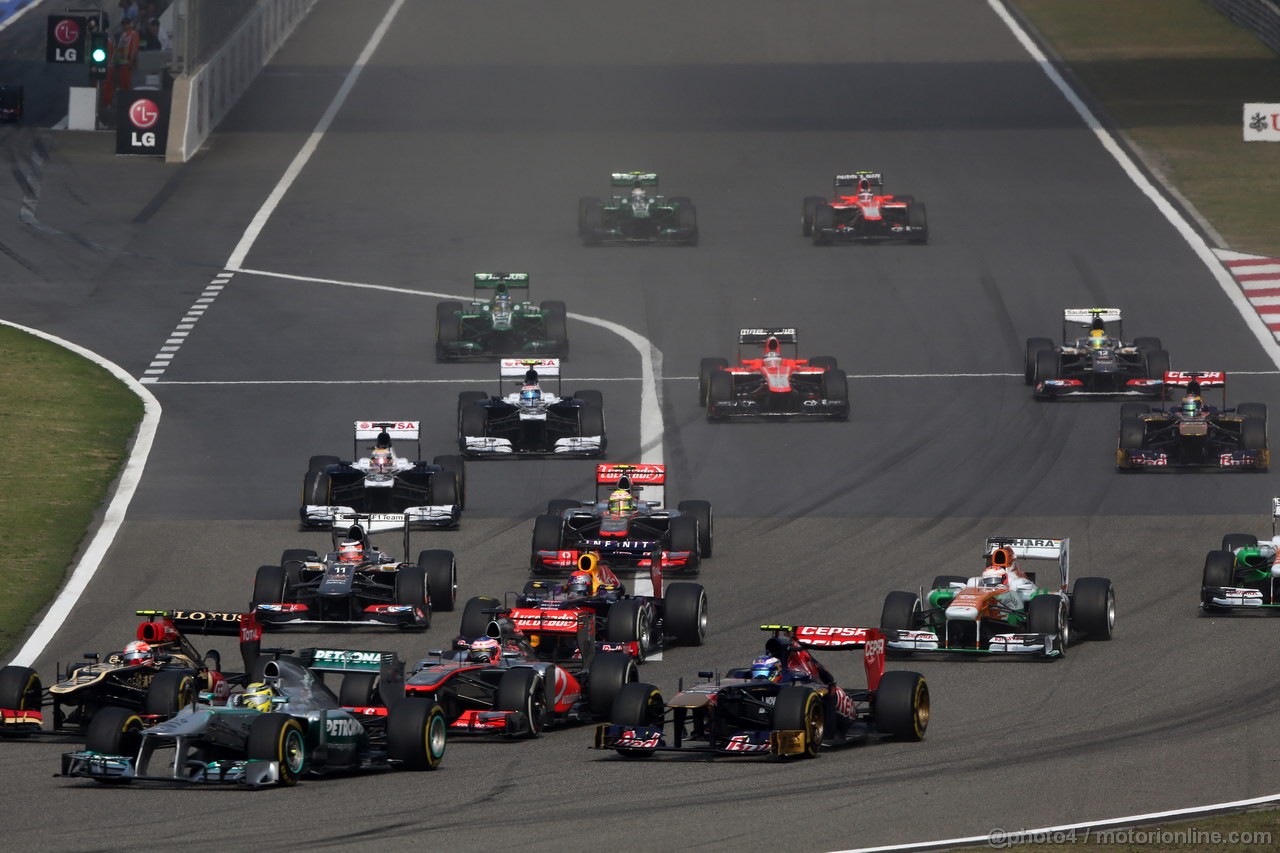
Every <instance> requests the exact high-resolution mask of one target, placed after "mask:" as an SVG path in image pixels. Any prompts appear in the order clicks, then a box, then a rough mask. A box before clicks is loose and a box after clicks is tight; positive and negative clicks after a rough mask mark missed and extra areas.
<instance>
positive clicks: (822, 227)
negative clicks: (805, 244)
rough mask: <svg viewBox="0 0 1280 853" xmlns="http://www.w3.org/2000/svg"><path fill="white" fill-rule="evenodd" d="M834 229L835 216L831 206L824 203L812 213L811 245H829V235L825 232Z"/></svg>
mask: <svg viewBox="0 0 1280 853" xmlns="http://www.w3.org/2000/svg"><path fill="white" fill-rule="evenodd" d="M835 227H836V214H835V211H834V210H832V209H831V205H829V204H827V203H826V202H825V201H824V202H823V203H822V204H820V205H818V206H817V207H816V208H814V211H813V245H815V246H829V245H831V235H830V234H829V233H827V232H829V231H831V230H832V229H833V228H835Z"/></svg>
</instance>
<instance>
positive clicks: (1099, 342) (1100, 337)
mask: <svg viewBox="0 0 1280 853" xmlns="http://www.w3.org/2000/svg"><path fill="white" fill-rule="evenodd" d="M1109 343H1110V341H1108V340H1107V332H1106V330H1105V329H1093V330H1091V331H1090V332H1089V349H1102V348H1103V347H1105V346H1106V345H1107V344H1109Z"/></svg>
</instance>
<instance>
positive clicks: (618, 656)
mask: <svg viewBox="0 0 1280 853" xmlns="http://www.w3.org/2000/svg"><path fill="white" fill-rule="evenodd" d="M639 680H640V670H639V669H638V668H637V667H636V662H635V661H634V660H632V659H631V658H629V657H627V656H626V655H624V654H622V653H621V652H600V653H599V654H597V655H596V656H595V658H594V659H593V660H592V661H591V671H590V678H588V680H587V707H588V708H590V710H591V716H592V717H594V718H595V719H597V720H605V719H607V718H608V715H609V713H610V712H611V711H612V710H613V700H614V697H616V696H617V695H618V691H620V690H621V689H622V685H624V684H630V683H631V682H633V681H639Z"/></svg>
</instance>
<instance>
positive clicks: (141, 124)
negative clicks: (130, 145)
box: [129, 98, 160, 130]
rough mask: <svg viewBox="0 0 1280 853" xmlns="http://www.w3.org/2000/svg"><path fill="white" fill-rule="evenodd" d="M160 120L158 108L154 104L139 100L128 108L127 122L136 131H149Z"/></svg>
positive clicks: (144, 99) (142, 99)
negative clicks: (130, 123) (131, 124)
mask: <svg viewBox="0 0 1280 853" xmlns="http://www.w3.org/2000/svg"><path fill="white" fill-rule="evenodd" d="M159 120H160V108H159V107H157V106H156V105H155V102H153V101H149V100H147V99H146V98H141V99H139V100H137V101H134V102H133V105H132V106H131V107H129V121H130V122H132V123H133V126H134V127H136V128H137V129H138V130H150V129H151V128H152V127H155V124H156V122H158V121H159Z"/></svg>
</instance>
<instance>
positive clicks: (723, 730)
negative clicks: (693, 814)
mask: <svg viewBox="0 0 1280 853" xmlns="http://www.w3.org/2000/svg"><path fill="white" fill-rule="evenodd" d="M760 627H761V628H762V629H763V630H767V631H771V632H772V633H773V634H774V636H773V637H772V638H771V639H770V640H769V641H768V642H767V643H766V644H765V651H766V655H765V656H764V657H763V658H757V659H756V661H755V662H754V663H753V664H752V666H750V667H745V668H742V669H734V670H730V671H729V672H728V674H727V676H726V677H724V678H721V677H719V676H717V675H716V674H715V673H713V672H700V673H698V676H699V678H701V679H703V680H702V681H699V682H697V683H695V684H693V685H691V686H689V687H685V686H684V685H683V684H681V686H680V688H679V690H678V692H677V693H676V695H675V696H673V697H672V698H671V700H670V701H664V699H663V697H662V694H661V693H660V692H659V691H658V688H656V687H654V686H653V685H652V684H645V683H637V684H629V685H627V686H625V687H623V688H622V690H621V691H619V693H618V696H617V698H616V699H614V703H613V711H612V714H611V715H610V719H609V722H608V723H606V724H605V725H602V726H598V727H597V728H596V736H595V748H596V749H612V750H615V751H616V752H617V753H618V754H619V755H621V756H623V757H624V758H649V757H651V756H652V755H653V754H654V753H655V752H666V751H671V752H677V751H678V752H703V753H712V754H716V755H735V756H742V755H755V756H761V755H778V756H782V755H797V756H800V757H803V758H814V757H816V756H817V755H818V751H819V750H820V749H821V748H822V747H824V746H839V745H844V744H851V743H860V742H863V741H867V740H869V739H871V738H872V737H873V736H876V735H882V736H888V737H896V738H900V739H902V740H910V741H918V740H921V739H923V738H924V734H925V730H926V729H927V728H928V725H929V687H928V685H927V684H926V683H925V680H924V676H922V675H920V673H918V672H904V671H893V672H885V671H884V659H885V637H884V635H883V634H881V633H880V632H879V631H877V630H876V629H875V628H846V627H827V626H811V625H762V626H760ZM859 648H860V649H862V650H863V661H864V665H865V668H866V673H867V686H866V688H865V689H847V688H843V687H840V686H838V685H837V684H836V683H835V679H834V678H832V677H831V674H830V673H829V672H827V670H826V668H825V667H823V666H822V665H821V664H820V663H818V662H817V660H816V658H814V656H813V655H812V654H811V653H810V651H809V650H810V649H823V650H828V651H830V650H842V649H859Z"/></svg>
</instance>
